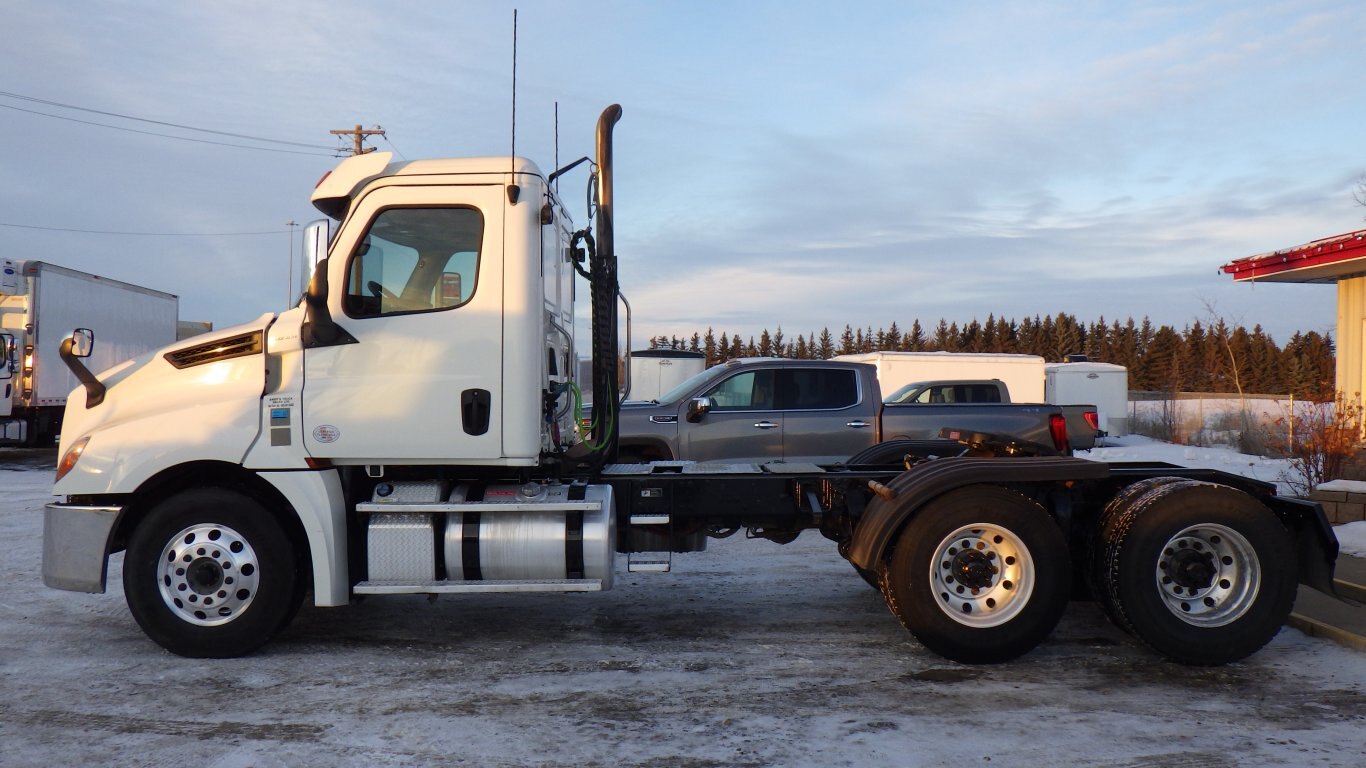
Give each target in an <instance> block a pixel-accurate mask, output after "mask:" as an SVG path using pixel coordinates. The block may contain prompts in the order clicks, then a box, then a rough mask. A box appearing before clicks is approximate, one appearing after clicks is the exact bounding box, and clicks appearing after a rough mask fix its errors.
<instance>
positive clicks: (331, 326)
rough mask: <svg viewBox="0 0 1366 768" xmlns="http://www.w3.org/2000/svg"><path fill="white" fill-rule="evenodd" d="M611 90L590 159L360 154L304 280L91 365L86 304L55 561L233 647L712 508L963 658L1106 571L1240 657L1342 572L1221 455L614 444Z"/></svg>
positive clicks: (1038, 622) (76, 338)
mask: <svg viewBox="0 0 1366 768" xmlns="http://www.w3.org/2000/svg"><path fill="white" fill-rule="evenodd" d="M621 114H622V112H621V108H620V107H619V106H616V105H613V106H611V107H609V108H607V109H606V110H605V111H604V112H603V113H602V115H601V117H600V118H599V120H598V125H597V133H596V137H597V138H596V144H597V147H596V152H595V153H594V159H592V160H590V159H589V158H584V159H583V160H580V161H576V162H575V163H571V164H570V165H568V166H566V167H564V168H561V169H557V170H555V171H552V172H549V173H547V172H544V171H542V170H541V169H540V168H538V167H537V166H536V165H535V164H533V163H532V162H531V161H530V160H528V159H525V158H520V157H513V158H509V157H492V158H473V159H469V158H467V159H452V160H414V161H406V162H404V161H400V162H394V161H393V158H392V157H390V156H389V155H388V154H386V153H380V152H375V153H370V154H364V155H359V156H356V157H352V158H349V159H346V160H344V161H342V162H341V163H340V164H339V165H338V166H337V167H336V168H335V169H334V170H332V171H331V173H330V174H329V175H328V176H326V177H325V178H324V179H323V180H322V181H321V182H319V183H318V185H317V186H316V187H315V189H314V190H313V194H312V202H313V204H314V205H315V206H316V207H317V208H318V209H319V210H320V211H322V212H323V213H324V214H325V215H326V216H327V217H329V219H330V220H332V221H335V222H336V223H337V224H338V228H337V230H336V232H335V234H333V235H332V236H331V237H330V238H328V237H323V236H319V233H320V232H324V231H326V229H327V222H326V221H324V222H321V223H316V224H313V225H309V227H308V231H309V232H311V233H313V235H312V240H311V242H314V243H317V244H319V246H318V249H317V250H315V251H310V259H311V261H314V262H315V263H316V266H315V268H314V269H313V274H312V277H311V279H310V281H309V283H308V289H307V292H306V294H305V296H304V298H303V300H302V302H301V303H300V305H299V306H297V307H295V308H293V309H290V310H287V311H284V312H281V313H279V314H265V315H262V316H261V317H259V318H257V319H255V320H254V321H251V322H249V323H246V324H244V325H241V326H237V327H234V328H227V329H222V330H218V331H215V332H213V333H210V334H207V335H205V336H201V337H198V338H196V339H192V340H188V341H184V342H180V343H178V344H173V345H170V346H168V347H166V348H164V349H162V350H158V351H157V352H156V353H154V354H150V355H145V356H143V357H140V358H139V359H138V360H136V361H134V362H133V363H131V364H126V365H124V366H121V367H119V368H116V369H114V370H112V371H107V372H105V373H103V374H99V375H96V374H94V373H92V372H91V371H90V370H89V369H88V368H87V367H86V366H85V365H84V364H83V362H82V361H83V360H85V359H88V358H87V357H85V356H87V355H90V354H91V347H92V344H93V345H98V344H99V343H101V341H100V339H98V338H95V337H97V336H98V329H93V330H95V331H96V332H95V333H92V332H90V331H85V330H82V331H77V332H75V333H73V334H72V336H71V338H70V339H68V340H66V341H64V342H63V345H62V353H63V359H64V360H66V361H67V362H68V365H69V366H70V367H71V368H72V370H73V371H74V372H75V373H76V375H77V376H78V378H79V380H80V382H81V384H80V387H79V388H78V389H76V390H74V391H73V392H72V393H71V396H70V397H69V399H68V401H67V408H66V415H65V419H66V423H65V426H64V428H63V430H62V435H61V446H60V459H59V461H58V468H57V478H56V484H55V486H54V494H55V495H57V496H58V497H59V500H57V501H54V502H53V503H51V504H48V505H47V506H46V508H45V512H44V535H43V579H44V582H45V583H46V584H47V585H48V586H51V587H55V588H58V589H67V590H77V591H86V592H102V591H104V589H105V587H106V581H107V563H108V560H109V557H110V555H111V554H112V553H115V552H120V551H122V552H123V553H124V554H123V569H122V571H123V593H124V596H125V599H126V601H127V604H128V607H129V610H130V612H131V614H132V616H133V618H134V619H135V620H136V621H137V623H138V624H139V625H140V626H141V628H142V629H143V630H144V631H145V632H146V634H147V635H148V636H149V637H150V638H151V639H152V640H154V641H155V642H157V643H159V644H160V645H161V646H163V647H164V648H166V649H168V650H169V651H171V652H173V653H176V654H180V655H183V656H189V657H232V656H239V655H242V654H247V653H250V652H252V651H253V650H255V649H257V648H259V647H260V646H261V645H262V644H264V643H266V642H267V641H268V640H270V638H271V637H272V636H274V635H275V634H276V633H278V632H279V631H280V630H281V628H283V627H284V626H285V625H286V624H288V623H289V621H290V620H291V618H292V617H293V616H294V614H295V612H296V611H297V610H298V609H299V607H300V605H301V603H302V601H303V600H304V597H305V595H306V594H311V595H312V599H313V603H314V604H315V605H316V606H319V607H326V606H338V605H344V604H347V603H348V602H350V601H351V600H353V599H356V598H359V597H362V596H380V595H392V594H429V595H442V594H446V595H459V594H468V593H505V594H506V595H507V598H506V599H507V600H509V601H515V600H516V599H517V596H518V595H519V594H524V593H532V592H541V593H546V592H550V593H563V594H565V595H572V594H574V593H592V592H596V591H601V590H606V589H609V588H611V587H612V586H613V583H614V581H613V580H614V574H615V573H616V572H617V567H618V565H619V562H618V561H619V559H621V560H624V561H625V563H624V565H625V567H626V568H627V569H628V570H642V571H644V570H666V569H668V568H669V567H670V566H671V565H672V558H673V555H674V554H675V553H683V552H693V551H699V550H702V549H703V548H704V547H705V546H706V542H707V539H708V538H709V537H718V536H727V535H731V534H734V533H736V532H737V531H745V532H746V534H747V535H748V536H749V537H752V538H760V539H766V540H768V541H772V542H777V543H786V542H790V541H792V540H793V539H795V538H796V537H797V536H798V535H800V534H801V533H803V532H804V531H816V532H819V533H820V534H821V535H823V536H825V537H826V538H828V539H830V540H831V541H832V544H833V549H834V551H835V552H836V553H838V554H839V555H841V556H843V557H844V558H846V559H847V560H848V561H849V562H850V564H851V565H852V566H853V568H854V569H855V570H856V571H857V573H858V574H859V575H861V576H863V577H864V578H865V579H867V580H868V581H869V582H870V583H872V584H875V585H876V586H877V588H878V589H879V590H880V591H881V593H882V596H883V597H884V599H885V601H886V603H887V605H888V607H889V609H890V610H891V612H892V613H893V614H894V616H895V617H896V618H897V619H898V620H900V621H901V623H902V624H903V625H905V626H906V628H907V629H908V630H909V631H910V632H911V633H912V634H913V635H914V636H915V637H916V638H917V639H918V640H919V641H920V642H921V643H923V644H924V645H925V646H926V647H928V648H929V649H931V650H933V651H935V652H937V653H939V654H942V655H944V656H945V657H948V658H950V659H954V660H957V661H961V662H970V663H992V662H1003V661H1006V660H1009V659H1013V658H1015V657H1017V656H1019V655H1021V654H1024V653H1027V652H1028V651H1029V650H1030V649H1032V648H1034V647H1035V646H1036V645H1037V644H1039V643H1040V642H1042V641H1043V640H1044V639H1045V638H1046V637H1047V636H1048V635H1049V633H1050V632H1051V631H1052V629H1053V628H1054V626H1055V625H1056V623H1057V622H1058V620H1059V618H1060V616H1061V615H1062V612H1063V610H1064V607H1065V606H1066V604H1067V602H1068V601H1069V599H1071V597H1072V596H1073V595H1074V594H1078V595H1079V594H1082V593H1083V591H1084V592H1085V593H1089V594H1090V595H1092V596H1094V597H1095V598H1096V599H1098V600H1099V601H1100V602H1101V604H1102V605H1103V606H1104V607H1105V609H1106V611H1107V612H1108V613H1109V615H1110V616H1111V618H1112V619H1113V620H1114V621H1115V622H1116V623H1117V624H1118V625H1119V626H1121V627H1124V628H1125V629H1126V630H1128V631H1130V632H1132V633H1133V635H1134V636H1136V637H1137V638H1138V639H1139V640H1140V641H1142V642H1144V643H1146V644H1148V645H1149V646H1151V647H1152V648H1154V649H1156V650H1157V651H1158V652H1159V653H1161V654H1164V655H1166V656H1168V657H1171V658H1173V659H1176V660H1179V661H1182V662H1186V663H1192V664H1218V663H1223V662H1227V661H1230V660H1234V659H1238V658H1242V657H1244V656H1246V655H1248V654H1250V653H1253V652H1254V651H1256V650H1257V649H1259V648H1260V647H1262V645H1263V644H1265V643H1266V642H1267V641H1268V640H1269V639H1270V638H1271V637H1272V636H1274V635H1275V633H1276V632H1277V631H1278V629H1279V627H1280V625H1281V623H1282V622H1283V621H1284V619H1285V618H1286V616H1287V614H1288V612H1289V610H1290V607H1291V604H1292V602H1293V600H1294V596H1295V592H1296V583H1297V582H1304V583H1307V584H1310V585H1311V586H1313V587H1315V588H1318V589H1321V590H1325V591H1331V589H1332V586H1331V583H1332V574H1333V568H1334V563H1335V559H1336V555H1337V542H1336V540H1335V539H1334V537H1333V533H1332V529H1331V528H1330V527H1329V526H1328V525H1327V523H1326V520H1325V518H1324V516H1323V513H1322V510H1321V509H1319V508H1318V507H1317V505H1315V504H1312V503H1309V502H1305V501H1300V500H1296V499H1290V498H1283V497H1279V496H1277V495H1275V492H1274V488H1273V487H1271V486H1268V485H1266V484H1263V483H1259V482H1256V481H1252V480H1247V479H1244V478H1240V477H1236V476H1231V475H1226V474H1222V473H1219V472H1213V471H1208V470H1193V469H1185V468H1181V467H1176V466H1171V465H1165V464H1107V463H1102V462H1095V461H1087V460H1084V459H1079V458H1074V457H1068V456H1048V455H1041V454H1039V453H1037V452H1031V451H1030V450H1029V449H1028V446H1021V445H1019V444H1018V443H1014V442H1012V441H1011V440H1010V439H1009V438H1001V437H998V436H995V435H992V434H987V433H971V434H964V435H962V436H961V440H960V442H961V448H962V451H961V452H960V453H958V454H954V455H949V456H939V457H927V456H925V455H924V454H923V453H921V452H919V451H917V445H916V444H915V442H914V441H905V442H902V443H883V444H881V445H878V446H874V447H873V448H871V449H869V451H864V452H861V454H859V455H855V456H851V457H848V458H847V459H846V460H845V461H843V462H840V463H838V464H834V465H818V464H808V463H787V462H784V463H778V464H766V465H745V464H738V465H737V464H710V463H695V462H653V463H649V464H626V463H620V462H618V461H616V456H617V447H618V444H617V438H618V432H617V429H618V426H619V416H620V402H619V401H618V397H617V393H618V392H619V391H620V387H619V382H618V381H617V377H618V357H619V355H618V324H619V320H620V318H619V313H621V308H620V307H621V302H620V298H621V297H620V288H619V284H618V279H617V269H618V262H617V257H616V251H615V247H614V232H615V226H616V222H615V221H614V215H613V210H614V206H613V181H612V180H613V175H614V160H613V151H612V136H613V132H614V129H615V126H616V124H617V122H618V120H619V119H620V117H621ZM585 162H587V163H588V165H587V166H586V169H587V171H588V172H589V188H590V190H591V194H590V195H589V199H590V200H591V201H592V207H593V209H592V210H591V211H590V214H589V216H588V217H587V220H588V222H589V225H587V226H585V227H583V228H581V229H576V228H575V226H574V225H573V224H572V222H571V219H570V217H569V213H568V211H567V210H566V208H565V206H564V204H563V203H562V202H561V199H560V198H559V196H558V194H557V193H556V181H557V180H559V179H561V178H562V177H564V176H565V174H567V173H569V172H570V171H571V169H573V168H576V167H578V166H579V165H582V164H583V163H585ZM323 245H325V246H326V247H325V249H324V248H323ZM576 275H577V277H576ZM579 278H582V279H584V280H585V281H586V282H587V284H588V294H589V295H588V298H589V304H590V323H589V325H590V328H589V335H590V338H589V339H588V342H589V346H590V347H591V352H592V359H593V366H592V367H593V370H592V378H593V384H594V386H593V391H594V393H595V397H596V402H595V403H594V406H595V407H594V409H593V411H594V417H593V423H592V426H591V428H589V429H587V430H581V429H579V428H577V424H576V418H575V411H576V408H575V400H576V397H575V392H576V391H577V390H578V385H577V382H575V381H574V377H573V374H572V371H573V365H572V363H573V361H574V359H575V358H574V349H575V338H574V330H573V329H574V328H575V325H574V322H573V320H574V303H573V300H572V297H573V296H574V285H573V281H575V280H576V279H579ZM628 322H629V320H628ZM376 392H383V393H385V397H383V398H377V397H375V393H376ZM618 556H622V557H620V558H619V557H618ZM577 599H592V595H591V594H589V595H580V596H579V598H577ZM718 599H724V596H723V595H718ZM791 599H792V600H800V599H801V596H800V595H799V594H794V595H793V596H792V597H791ZM511 615H514V614H510V616H511ZM516 620H517V619H516V618H509V621H516Z"/></svg>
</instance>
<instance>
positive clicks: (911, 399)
mask: <svg viewBox="0 0 1366 768" xmlns="http://www.w3.org/2000/svg"><path fill="white" fill-rule="evenodd" d="M1009 402H1011V399H1010V389H1009V388H1008V387H1007V386H1006V383H1005V382H1004V381H1001V380H1000V379H951V380H944V381H916V382H912V383H910V384H906V385H905V386H903V387H901V388H900V389H898V390H897V391H895V392H893V393H892V394H890V395H887V397H886V398H884V399H883V401H882V403H883V405H917V406H919V405H937V404H943V405H965V404H969V403H978V404H980V403H1009ZM1058 407H1059V408H1061V409H1062V414H1063V417H1064V418H1065V419H1066V422H1067V442H1068V443H1069V444H1070V445H1071V447H1072V450H1074V451H1089V450H1091V449H1092V448H1094V447H1096V438H1097V437H1098V436H1099V435H1100V434H1101V432H1100V414H1099V412H1098V411H1097V410H1096V406H1094V405H1059V406H1058Z"/></svg>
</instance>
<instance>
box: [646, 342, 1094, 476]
mask: <svg viewBox="0 0 1366 768" xmlns="http://www.w3.org/2000/svg"><path fill="white" fill-rule="evenodd" d="M978 383H981V382H978ZM1092 410H1094V408H1093V409H1092ZM1062 416H1063V410H1062V408H1060V407H1059V406H1056V405H1044V404H1032V403H1030V404H1020V403H1008V402H1006V403H1002V402H955V403H935V402H926V403H900V404H887V405H884V404H883V402H882V394H881V390H880V388H879V386H878V380H877V370H876V368H874V367H873V366H871V365H868V364H866V363H854V362H843V361H833V360H791V359H782V358H744V359H738V360H731V361H729V362H727V363H724V364H722V365H718V366H715V367H713V368H710V369H708V370H706V371H704V372H702V373H701V374H698V375H697V376H694V377H693V378H691V379H689V380H688V381H685V382H683V383H682V384H680V385H679V386H678V387H676V388H675V389H674V390H673V391H671V392H668V393H666V394H665V395H663V396H662V397H661V398H660V399H659V400H658V401H650V402H635V403H633V402H628V403H626V404H625V405H624V406H623V407H622V409H621V416H620V422H621V425H620V443H619V445H620V455H621V458H622V460H623V461H636V460H646V461H653V460H693V461H704V462H705V461H734V462H749V463H764V462H771V461H787V462H809V463H816V464H822V463H824V464H831V463H836V462H840V461H843V460H845V459H847V458H849V457H850V456H853V455H855V454H857V453H859V452H861V451H864V450H865V449H867V448H869V447H871V446H873V445H876V444H877V443H881V442H884V441H887V440H894V439H903V438H904V439H913V440H926V439H935V438H938V437H939V436H940V431H941V430H942V429H945V428H952V429H959V430H965V431H973V432H989V433H994V434H1000V435H1009V436H1011V437H1013V438H1015V439H1016V440H1020V441H1024V442H1030V443H1038V444H1040V445H1043V446H1047V447H1048V448H1050V449H1052V450H1055V451H1057V452H1059V453H1068V452H1069V451H1070V450H1071V446H1070V444H1069V443H1068V441H1067V440H1066V439H1062V438H1061V435H1060V432H1059V431H1056V430H1060V427H1056V428H1055V426H1054V421H1055V418H1061V417H1062ZM945 445H946V450H948V448H947V446H948V443H947V442H946V444H945Z"/></svg>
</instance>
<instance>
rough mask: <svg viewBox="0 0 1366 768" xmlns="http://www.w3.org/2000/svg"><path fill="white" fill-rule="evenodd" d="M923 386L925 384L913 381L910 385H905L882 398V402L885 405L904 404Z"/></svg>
mask: <svg viewBox="0 0 1366 768" xmlns="http://www.w3.org/2000/svg"><path fill="white" fill-rule="evenodd" d="M923 386H925V382H923V381H913V382H911V383H910V384H907V385H906V386H904V387H902V388H901V389H898V390H897V391H895V392H893V393H892V394H890V395H887V396H886V397H884V398H882V402H883V403H884V404H886V405H895V404H897V403H904V402H906V400H907V399H908V398H910V396H911V395H912V394H914V393H915V391H916V390H917V389H920V388H921V387H923Z"/></svg>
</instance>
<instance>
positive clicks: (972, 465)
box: [849, 456, 1110, 569]
mask: <svg viewBox="0 0 1366 768" xmlns="http://www.w3.org/2000/svg"><path fill="white" fill-rule="evenodd" d="M1109 476H1110V467H1109V465H1108V464H1102V463H1100V462H1096V461H1087V460H1086V459H1074V458H1071V457H1067V456H1050V457H1039V458H1018V459H1010V458H1005V459H1002V458H989V459H982V458H961V459H935V460H934V461H927V462H925V463H923V464H920V465H918V466H916V467H914V468H913V469H911V470H910V471H907V472H903V473H901V474H900V475H897V476H896V478H895V479H893V480H892V481H891V482H889V483H888V484H887V487H888V488H890V489H891V490H892V491H893V492H894V493H895V494H896V496H895V498H893V499H891V500H888V499H887V498H885V497H883V496H875V497H873V500H872V501H871V502H869V503H868V506H867V507H866V508H865V510H864V512H863V516H862V517H861V518H860V519H859V521H858V524H857V526H856V527H855V528H854V535H853V538H852V539H851V540H850V545H849V561H850V562H851V563H853V564H854V565H856V566H858V567H859V568H865V569H872V568H873V566H874V565H875V564H877V563H880V562H882V559H883V557H884V556H885V555H886V554H887V549H888V548H889V547H890V546H891V543H892V539H893V538H894V537H895V536H896V534H897V532H898V531H900V530H901V528H902V526H904V525H905V524H906V521H907V520H909V519H910V518H911V516H912V515H913V514H915V512H916V510H918V509H920V508H921V507H923V506H924V505H925V504H926V502H928V501H929V500H930V499H933V498H935V497H936V496H940V495H942V494H944V493H947V492H949V491H952V490H954V489H956V488H962V487H963V486H967V485H978V484H982V483H990V484H996V485H1001V484H1005V483H1038V482H1045V483H1047V482H1062V481H1065V480H1101V479H1104V478H1106V477H1109Z"/></svg>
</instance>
